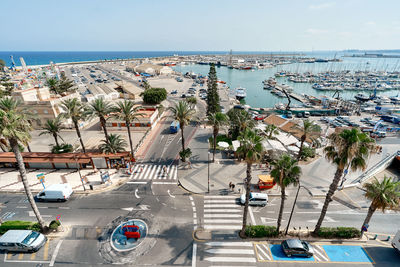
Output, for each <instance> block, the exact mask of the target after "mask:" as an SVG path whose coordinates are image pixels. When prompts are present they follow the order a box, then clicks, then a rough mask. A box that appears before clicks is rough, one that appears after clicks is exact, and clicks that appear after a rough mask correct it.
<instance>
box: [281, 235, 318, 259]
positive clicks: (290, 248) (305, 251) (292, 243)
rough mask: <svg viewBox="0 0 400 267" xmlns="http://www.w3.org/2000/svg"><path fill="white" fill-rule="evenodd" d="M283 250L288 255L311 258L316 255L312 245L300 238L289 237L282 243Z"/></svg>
mask: <svg viewBox="0 0 400 267" xmlns="http://www.w3.org/2000/svg"><path fill="white" fill-rule="evenodd" d="M281 246H282V250H283V252H284V253H285V254H286V256H288V257H292V256H298V257H307V258H311V257H312V256H313V255H314V249H313V248H312V246H311V245H310V244H309V243H308V242H306V241H302V240H300V239H287V240H284V241H282V243H281Z"/></svg>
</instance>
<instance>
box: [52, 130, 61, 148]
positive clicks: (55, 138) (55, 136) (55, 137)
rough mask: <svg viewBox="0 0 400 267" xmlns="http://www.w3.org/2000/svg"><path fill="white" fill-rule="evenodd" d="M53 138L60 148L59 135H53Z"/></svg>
mask: <svg viewBox="0 0 400 267" xmlns="http://www.w3.org/2000/svg"><path fill="white" fill-rule="evenodd" d="M53 137H54V141H56V145H57V146H58V147H60V144H59V143H58V138H57V134H56V133H53Z"/></svg>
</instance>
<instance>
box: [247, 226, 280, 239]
mask: <svg viewBox="0 0 400 267" xmlns="http://www.w3.org/2000/svg"><path fill="white" fill-rule="evenodd" d="M246 236H247V237H276V236H278V231H276V227H275V226H267V225H247V226H246Z"/></svg>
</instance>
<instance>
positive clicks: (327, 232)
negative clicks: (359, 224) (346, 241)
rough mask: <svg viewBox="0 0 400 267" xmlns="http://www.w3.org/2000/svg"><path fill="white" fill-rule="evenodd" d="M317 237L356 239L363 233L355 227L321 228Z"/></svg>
mask: <svg viewBox="0 0 400 267" xmlns="http://www.w3.org/2000/svg"><path fill="white" fill-rule="evenodd" d="M317 236H319V237H322V238H356V237H360V236H361V231H360V230H359V229H357V228H354V227H321V228H320V230H319V232H318V233H317Z"/></svg>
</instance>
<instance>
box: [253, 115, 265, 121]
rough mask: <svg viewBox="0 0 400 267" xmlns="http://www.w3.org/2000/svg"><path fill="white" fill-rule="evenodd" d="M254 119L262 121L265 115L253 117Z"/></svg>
mask: <svg viewBox="0 0 400 267" xmlns="http://www.w3.org/2000/svg"><path fill="white" fill-rule="evenodd" d="M254 119H255V120H256V121H262V120H263V119H265V115H257V116H255V117H254Z"/></svg>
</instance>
